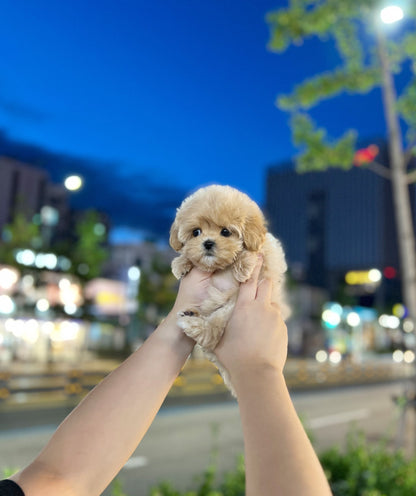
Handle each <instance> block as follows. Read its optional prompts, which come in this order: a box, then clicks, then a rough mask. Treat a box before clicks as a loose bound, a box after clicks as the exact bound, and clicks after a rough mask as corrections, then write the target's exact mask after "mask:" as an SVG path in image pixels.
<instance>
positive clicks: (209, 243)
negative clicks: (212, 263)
mask: <svg viewBox="0 0 416 496" xmlns="http://www.w3.org/2000/svg"><path fill="white" fill-rule="evenodd" d="M203 245H204V248H205V249H206V250H211V248H213V247H214V246H215V241H212V240H211V239H207V240H206V241H204V243H203Z"/></svg>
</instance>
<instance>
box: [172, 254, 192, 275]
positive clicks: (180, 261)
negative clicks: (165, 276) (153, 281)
mask: <svg viewBox="0 0 416 496" xmlns="http://www.w3.org/2000/svg"><path fill="white" fill-rule="evenodd" d="M171 266H172V273H173V275H174V276H175V277H176V279H181V278H182V277H184V276H186V274H187V273H188V272H189V271H190V270H191V269H192V267H193V265H192V263H191V262H190V261H189V260H188V259H186V258H185V257H184V256H183V255H180V256H179V257H176V258H174V259H173V260H172V265H171Z"/></svg>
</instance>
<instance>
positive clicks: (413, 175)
mask: <svg viewBox="0 0 416 496" xmlns="http://www.w3.org/2000/svg"><path fill="white" fill-rule="evenodd" d="M406 178H407V184H412V183H414V182H416V169H413V170H412V171H411V172H409V173H408V174H406Z"/></svg>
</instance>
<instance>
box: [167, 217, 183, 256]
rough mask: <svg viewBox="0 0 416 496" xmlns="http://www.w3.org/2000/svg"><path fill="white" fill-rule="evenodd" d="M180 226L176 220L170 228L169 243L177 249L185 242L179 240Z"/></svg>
mask: <svg viewBox="0 0 416 496" xmlns="http://www.w3.org/2000/svg"><path fill="white" fill-rule="evenodd" d="M178 235H179V226H178V223H177V222H176V220H175V221H174V223H173V224H172V227H171V228H170V237H169V244H170V246H171V247H172V248H173V249H174V250H175V251H179V250H180V249H181V248H182V246H183V244H182V243H181V242H180V241H179V237H178Z"/></svg>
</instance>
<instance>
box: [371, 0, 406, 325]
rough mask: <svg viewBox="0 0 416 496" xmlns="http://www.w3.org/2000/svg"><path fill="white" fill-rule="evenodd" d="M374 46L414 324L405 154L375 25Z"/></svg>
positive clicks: (384, 15) (393, 17)
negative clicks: (379, 64)
mask: <svg viewBox="0 0 416 496" xmlns="http://www.w3.org/2000/svg"><path fill="white" fill-rule="evenodd" d="M380 18H381V21H382V22H383V23H389V24H391V23H393V22H397V21H399V20H400V19H402V18H403V10H402V9H401V8H400V7H398V6H397V5H391V6H388V7H385V8H384V9H383V10H382V11H381V12H380ZM376 32H377V45H378V54H379V57H380V63H381V77H382V82H381V86H382V94H383V106H384V112H385V116H386V124H387V130H388V146H389V155H390V171H391V182H392V190H393V201H394V207H395V208H394V211H395V216H396V224H397V231H398V241H399V243H398V244H399V251H400V261H401V269H402V270H401V272H402V278H403V298H404V303H405V306H406V307H407V309H408V312H409V316H410V318H411V319H412V320H413V322H416V253H415V235H414V229H413V222H412V210H411V202H410V195H409V186H408V181H407V177H406V163H405V153H404V150H403V142H402V132H401V128H400V122H399V117H398V114H397V110H396V109H397V95H396V89H395V86H394V78H393V74H392V70H391V66H390V61H389V56H388V52H387V48H386V42H385V37H384V33H383V29H382V28H381V26H377V29H376Z"/></svg>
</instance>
